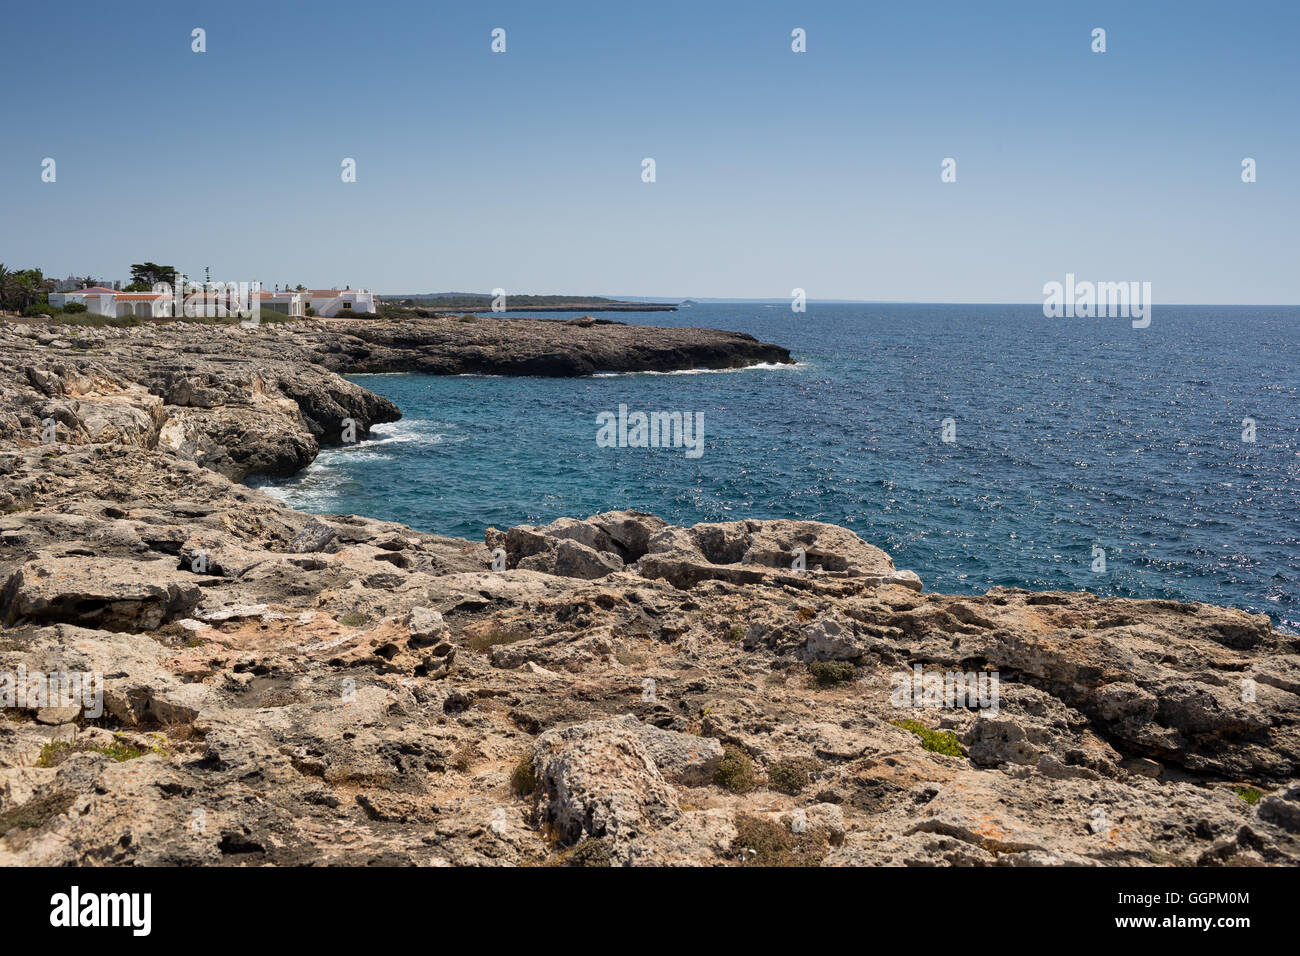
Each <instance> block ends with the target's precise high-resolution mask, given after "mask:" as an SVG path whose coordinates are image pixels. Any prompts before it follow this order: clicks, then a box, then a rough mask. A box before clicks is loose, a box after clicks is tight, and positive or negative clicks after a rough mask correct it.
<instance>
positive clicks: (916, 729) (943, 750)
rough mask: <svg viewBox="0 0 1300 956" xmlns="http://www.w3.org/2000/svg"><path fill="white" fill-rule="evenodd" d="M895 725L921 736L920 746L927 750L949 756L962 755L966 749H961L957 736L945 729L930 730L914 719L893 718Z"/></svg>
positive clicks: (964, 754)
mask: <svg viewBox="0 0 1300 956" xmlns="http://www.w3.org/2000/svg"><path fill="white" fill-rule="evenodd" d="M893 724H894V726H895V727H902V728H903V729H904V730H906V731H909V732H911V733H913V734H916V736H918V737H920V738H921V747H922V749H924V750H929V751H930V752H931V753H936V754H947V755H948V756H949V757H964V756H966V751H965V750H963V749H962V746H961V744H960V743H958V741H957V738H956V736H955V735H953V734H952V733H951V732H950V731H947V730H931V729H930V728H929V727H927V726H925V725H924V724H919V723H917V722H916V721H915V720H895V721H894V722H893Z"/></svg>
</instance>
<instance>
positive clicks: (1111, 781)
mask: <svg viewBox="0 0 1300 956" xmlns="http://www.w3.org/2000/svg"><path fill="white" fill-rule="evenodd" d="M507 322H518V323H521V324H519V325H507V324H506V323H507ZM0 359H3V361H2V362H0V398H2V399H3V401H2V402H0V621H2V622H3V625H4V628H3V630H0V692H3V690H4V684H3V681H4V676H3V675H6V674H16V673H19V671H20V669H21V670H22V672H24V673H26V674H27V675H32V674H37V673H39V674H50V673H60V672H66V673H82V672H90V673H96V674H100V675H102V681H103V683H102V688H103V695H102V703H103V713H102V714H99V715H97V716H96V715H94V714H92V713H91V710H92V708H91V707H83V706H80V705H78V704H76V703H73V704H71V705H63V703H62V702H60V701H55V700H39V701H31V700H28V701H26V703H27V704H29V705H31V706H26V707H12V708H8V709H5V710H3V711H0V864H9V865H12V864H41V865H58V864H94V865H99V864H176V865H196V864H202V865H223V864H224V865H240V864H244V865H261V864H345V865H356V864H376V863H393V864H398V863H400V864H416V865H533V864H536V865H603V864H614V865H628V864H630V865H742V864H743V865H755V864H758V865H816V864H822V865H904V864H906V865H971V864H977V865H1053V864H1103V865H1107V864H1109V865H1140V866H1149V865H1208V866H1214V865H1260V864H1279V865H1294V863H1295V862H1297V860H1300V788H1298V787H1297V776H1298V775H1300V771H1298V770H1297V766H1298V765H1300V724H1298V722H1297V703H1300V639H1298V638H1296V637H1295V636H1292V635H1287V634H1283V633H1280V632H1277V631H1276V630H1274V629H1273V628H1272V627H1271V626H1270V623H1269V621H1268V619H1267V617H1266V616H1264V615H1250V614H1247V613H1245V612H1242V611H1237V610H1231V609H1225V608H1218V607H1212V606H1209V605H1204V604H1181V603H1176V602H1171V601H1138V600H1127V599H1103V598H1097V597H1094V596H1091V595H1087V594H1081V593H1063V592H1051V593H1036V592H1030V591H1023V590H1016V589H1001V588H1000V589H994V590H993V591H990V592H989V593H987V594H984V595H980V596H952V595H939V594H929V593H926V592H925V591H924V589H923V586H922V582H921V581H920V580H919V578H917V576H916V575H914V574H912V573H910V572H908V571H905V570H900V569H897V568H895V567H894V564H893V561H892V560H891V559H890V557H889V555H887V554H885V553H884V552H883V551H880V550H879V549H878V548H875V547H873V546H871V545H870V544H868V543H866V542H864V541H862V540H861V539H859V538H858V537H857V536H856V535H854V534H853V533H852V532H849V531H847V530H845V529H843V528H839V527H836V526H833V525H827V524H820V523H817V522H802V521H737V522H729V523H721V524H702V525H696V526H694V527H692V528H681V527H674V526H671V525H668V524H666V523H665V522H663V521H662V520H660V519H658V518H656V517H654V516H650V515H644V514H638V513H634V512H610V513H606V514H602V515H596V516H592V517H590V518H586V519H582V520H575V519H561V520H560V521H557V522H555V523H553V524H552V525H549V526H546V527H543V528H533V527H517V528H511V529H502V530H496V529H490V530H489V531H488V533H487V534H486V536H485V540H484V541H483V542H470V541H464V540H459V539H453V538H446V537H442V536H438V535H433V534H427V533H423V532H418V531H414V530H412V529H410V528H407V527H404V526H401V525H397V524H393V523H389V522H383V521H377V520H373V519H369V518H364V517H358V516H350V515H349V516H337V515H336V516H324V517H317V516H311V515H306V514H302V513H299V512H296V511H294V510H292V509H290V508H288V507H287V506H286V505H284V504H283V503H282V502H279V501H277V500H276V499H274V498H272V497H270V496H268V495H265V494H263V493H261V492H258V491H256V490H253V489H250V488H248V487H246V486H244V485H242V484H240V483H239V482H240V481H241V480H242V479H243V478H245V477H247V476H248V475H251V474H261V473H272V474H286V473H290V472H292V471H294V470H295V469H297V468H300V467H302V466H303V465H305V464H307V463H308V462H310V461H311V460H312V458H313V457H314V456H315V455H316V454H317V453H318V451H319V449H320V447H321V446H322V445H323V444H329V443H332V442H336V441H338V440H339V438H340V436H341V435H342V433H343V430H344V428H345V427H346V426H345V424H344V421H345V419H350V420H351V421H352V422H353V423H354V424H355V427H356V430H357V433H358V437H360V438H364V437H365V435H366V434H367V433H368V431H369V429H370V427H371V426H372V425H374V424H378V423H381V422H387V421H393V420H395V419H397V418H398V417H399V416H400V411H399V410H398V409H397V408H396V407H394V406H393V405H392V403H390V402H387V401H386V400H384V399H382V398H379V397H378V396H375V395H373V394H371V393H370V392H368V391H366V390H365V389H362V388H360V387H359V386H356V385H355V384H352V383H350V382H348V381H346V380H345V379H343V378H341V377H340V375H339V373H340V372H363V371H364V372H376V371H417V370H418V371H426V372H435V373H439V374H456V373H465V372H478V373H484V374H546V375H580V374H589V373H590V372H592V371H598V370H599V371H603V370H639V369H651V368H653V369H657V370H661V369H662V370H666V369H667V368H682V367H711V368H725V367H735V366H737V365H743V364H752V363H754V362H784V361H789V360H790V357H789V353H788V352H786V351H785V350H784V349H781V348H779V347H778V346H770V345H765V344H763V343H759V342H757V341H755V340H753V339H750V338H748V337H746V336H737V335H734V334H733V333H723V332H716V333H714V332H700V331H699V330H689V329H660V330H647V329H645V328H643V327H635V326H620V325H617V324H605V323H601V322H599V321H590V322H578V323H563V322H544V321H538V320H502V321H501V322H500V323H497V322H496V321H495V320H494V321H491V322H490V321H489V320H486V319H479V320H478V321H477V322H459V321H458V320H455V319H446V320H431V321H430V322H428V323H427V324H424V323H422V324H420V325H419V326H417V327H414V328H409V327H407V328H403V327H398V326H396V325H395V324H392V323H382V322H380V323H370V322H360V321H352V322H338V321H329V322H315V323H303V324H293V325H275V326H269V325H264V326H262V327H261V328H258V329H251V330H249V329H240V328H237V327H233V328H230V327H211V326H185V325H174V326H164V327H148V328H140V329H97V328H73V327H67V326H17V325H2V326H0ZM503 566H504V567H503ZM494 567H495V568H497V569H494ZM918 668H919V671H918ZM954 674H957V675H969V676H970V677H971V678H972V682H971V686H972V687H974V686H976V683H977V682H976V680H975V678H979V681H978V686H979V687H980V688H981V689H983V690H988V689H989V688H993V689H994V690H995V692H996V699H995V700H994V705H995V706H993V707H989V706H987V704H988V703H989V702H988V701H987V700H984V699H983V698H981V701H980V703H982V704H984V705H985V706H983V707H981V706H979V704H975V703H973V705H972V706H970V707H962V706H956V707H953V706H941V704H942V703H943V701H942V699H941V698H942V697H943V680H944V678H945V676H946V677H947V678H948V679H949V683H951V676H952V675H954ZM934 675H939V681H940V684H939V692H938V693H937V694H936V696H935V699H931V698H930V697H929V696H927V692H928V690H929V689H932V685H931V684H930V683H929V682H930V680H931V679H932V678H933V677H934ZM914 691H916V692H920V697H919V698H917V699H912V697H911V695H912V693H913V692H914ZM900 693H902V694H903V695H904V696H906V697H908V699H907V700H906V701H903V702H900ZM900 703H901V706H900ZM916 705H919V706H916Z"/></svg>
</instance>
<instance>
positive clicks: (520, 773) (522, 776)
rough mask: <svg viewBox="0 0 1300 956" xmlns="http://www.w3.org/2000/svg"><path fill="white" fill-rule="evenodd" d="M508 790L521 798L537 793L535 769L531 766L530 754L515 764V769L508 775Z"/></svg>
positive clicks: (531, 758)
mask: <svg viewBox="0 0 1300 956" xmlns="http://www.w3.org/2000/svg"><path fill="white" fill-rule="evenodd" d="M510 789H511V790H513V791H514V792H515V793H516V794H517V795H518V796H521V797H528V796H532V794H534V793H536V792H537V768H536V766H535V765H534V764H533V755H532V754H529V755H528V756H526V757H524V758H523V759H522V760H520V761H519V763H517V764H515V769H514V771H513V772H512V773H511V774H510Z"/></svg>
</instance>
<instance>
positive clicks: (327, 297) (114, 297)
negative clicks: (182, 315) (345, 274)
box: [50, 286, 379, 318]
mask: <svg viewBox="0 0 1300 956" xmlns="http://www.w3.org/2000/svg"><path fill="white" fill-rule="evenodd" d="M69 302H79V303H81V304H82V305H84V306H85V307H86V311H88V312H91V313H94V314H95V315H104V316H124V315H134V316H140V317H144V318H165V317H167V316H170V315H171V314H172V298H171V296H169V295H166V294H164V293H162V292H115V291H114V290H112V289H107V288H104V287H103V286H91V287H89V288H85V289H78V290H77V291H75V292H51V293H50V305H52V306H54V307H55V308H56V309H62V308H63V307H64V306H65V305H66V304H68V303H69ZM186 304H187V305H194V306H195V307H196V310H198V311H199V314H202V308H203V305H204V304H205V300H204V298H203V295H202V293H196V294H194V295H191V296H189V298H187V299H186ZM309 306H310V307H311V309H312V312H313V313H314V314H315V315H318V316H322V317H324V318H334V317H335V316H343V317H347V316H349V315H374V314H375V313H377V312H378V311H379V300H378V299H377V298H376V297H375V294H374V293H373V292H368V291H366V290H365V289H343V290H342V291H340V290H338V289H308V290H305V291H302V292H295V291H292V290H288V289H286V290H284V291H282V292H281V291H276V292H263V293H262V296H261V307H262V308H264V309H269V310H272V311H275V312H280V313H283V314H285V315H290V316H305V315H306V314H307V308H308V307H309Z"/></svg>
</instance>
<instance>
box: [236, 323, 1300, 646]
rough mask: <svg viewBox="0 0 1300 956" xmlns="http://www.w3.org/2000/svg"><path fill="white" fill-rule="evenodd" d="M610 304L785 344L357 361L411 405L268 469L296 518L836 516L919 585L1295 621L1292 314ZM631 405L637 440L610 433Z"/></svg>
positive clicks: (1295, 352)
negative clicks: (438, 367)
mask: <svg viewBox="0 0 1300 956" xmlns="http://www.w3.org/2000/svg"><path fill="white" fill-rule="evenodd" d="M577 314H581V313H572V314H569V313H562V314H550V315H547V316H546V317H548V318H557V319H565V318H571V317H572V315H577ZM608 317H609V318H613V319H616V320H618V321H623V322H628V323H630V324H645V325H674V326H696V327H702V328H715V329H729V330H734V331H738V332H748V333H750V334H751V335H754V336H755V337H756V338H758V339H760V340H762V341H767V342H775V343H777V344H780V345H783V346H785V347H787V348H789V349H790V351H791V353H792V355H793V357H794V358H795V359H796V360H797V364H795V365H792V366H770V365H764V366H758V367H754V368H747V369H742V370H731V371H704V370H692V371H682V372H672V373H636V374H614V373H604V374H598V375H595V376H593V377H590V378H581V379H544V378H505V377H494V376H469V375H466V376H443V377H439V376H429V375H416V374H402V375H356V376H351V379H352V380H353V381H355V382H357V383H358V384H360V385H362V386H364V387H366V388H368V389H370V390H371V391H373V392H375V393H377V394H379V395H383V396H385V397H386V398H389V399H391V400H392V401H394V402H395V403H396V404H397V405H398V406H399V407H400V408H401V409H402V412H403V418H402V420H401V421H399V422H396V423H393V424H389V425H382V426H378V427H377V428H375V429H374V433H373V440H370V441H366V442H362V443H360V444H357V445H352V446H345V447H341V448H328V449H325V450H324V451H323V452H322V453H321V455H320V456H319V457H318V458H317V459H316V461H315V462H314V463H313V464H312V465H311V466H309V467H308V468H306V469H305V470H304V471H302V472H300V473H299V474H297V475H295V476H294V477H292V478H289V479H280V480H276V481H260V482H257V484H258V485H259V486H260V487H262V488H263V489H264V490H266V491H268V492H270V493H272V494H274V495H276V496H278V497H280V498H282V499H284V500H285V501H287V502H288V503H289V504H291V505H293V506H294V507H295V508H299V509H302V510H305V511H310V512H316V513H321V514H337V513H355V514H363V515H368V516H371V517H375V518H382V519H387V520H392V521H399V522H403V523H405V524H408V525H410V526H412V527H414V528H418V529H421V530H424V531H430V532H436V533H439V534H445V535H453V536H457V537H464V538H470V539H474V540H482V536H483V532H484V530H485V529H486V528H488V527H490V526H495V527H498V528H506V527H509V526H511V525H516V524H542V523H546V522H549V521H552V520H554V519H555V518H558V517H561V516H566V515H567V516H570V517H575V518H582V517H586V516H588V515H591V514H594V513H596V512H600V511H608V510H611V509H623V508H630V509H635V510H639V511H646V512H650V513H653V514H656V515H659V516H660V517H662V518H664V519H666V520H668V521H670V522H672V523H674V524H682V525H690V524H694V523H696V522H700V521H735V520H739V519H745V518H760V519H761V518H797V519H809V520H815V521H826V522H832V523H834V524H838V525H843V526H844V527H846V528H849V529H851V530H853V531H854V532H856V533H857V534H858V535H860V536H861V537H862V538H863V539H865V540H866V541H869V542H871V543H872V544H874V545H877V546H878V547H881V548H883V549H884V550H886V551H888V552H889V553H890V554H891V555H892V556H893V558H894V562H895V564H896V565H897V566H898V567H899V568H908V569H911V570H913V571H915V572H916V573H917V574H919V575H920V576H921V579H922V581H923V582H924V584H925V588H926V590H929V591H938V592H944V593H955V594H971V593H982V592H983V591H985V590H987V589H988V588H990V587H993V586H995V585H1004V586H1014V587H1022V588H1032V589H1067V590H1084V591H1089V592H1093V593H1096V594H1104V595H1116V596H1126V597H1142V598H1168V599H1174V600H1180V601H1207V602H1212V603H1215V604H1222V605H1227V606H1232V607H1239V608H1244V609H1246V610H1248V611H1251V612H1255V613H1258V612H1265V613H1267V614H1269V615H1270V616H1271V617H1272V618H1273V621H1274V623H1275V625H1276V626H1278V627H1280V628H1282V629H1284V630H1288V631H1291V632H1297V633H1300V308H1297V307H1256V306H1163V307H1162V306H1160V305H1158V304H1157V305H1156V306H1155V307H1154V309H1153V311H1152V313H1151V323H1150V325H1149V326H1148V327H1146V328H1134V327H1133V326H1132V323H1131V322H1130V321H1129V320H1128V319H1123V318H1116V319H1110V318H1070V319H1063V318H1046V317H1044V315H1043V308H1042V305H1041V304H1033V305H956V304H943V305H927V304H898V303H852V304H848V303H833V304H832V303H818V302H815V301H814V302H809V303H807V307H806V311H803V312H796V311H794V310H793V309H792V308H791V306H790V305H789V304H788V303H779V304H778V303H755V302H707V303H698V304H695V305H692V306H690V307H687V308H683V309H681V310H680V311H677V312H643V313H642V312H637V313H623V314H618V315H611V316H608ZM492 320H493V319H492V317H491V316H482V317H480V321H492ZM620 406H625V408H624V409H623V420H624V421H628V420H629V416H631V425H632V432H631V437H632V442H631V443H630V444H629V443H626V442H620V441H618V440H614V441H611V440H610V435H611V433H612V432H611V430H608V429H607V431H606V433H605V436H604V440H601V436H600V430H601V426H602V423H609V422H610V421H611V420H615V419H617V417H618V416H619V414H620ZM635 412H642V413H645V414H647V415H649V414H650V413H653V412H659V413H669V414H671V413H674V412H680V413H682V415H683V416H689V421H690V422H692V423H698V424H699V426H700V432H699V439H700V440H699V442H698V444H697V445H696V447H695V448H694V449H692V448H691V447H687V446H685V445H681V446H678V447H673V446H672V442H671V439H672V438H673V437H675V436H674V435H673V434H672V433H671V432H670V433H669V435H668V436H667V437H668V439H669V441H666V442H665V443H664V445H661V446H660V447H635V445H636V441H635V439H636V434H635V423H636V419H635V417H634V416H633V413H635ZM602 415H603V417H602ZM616 431H617V428H615V429H613V432H616ZM690 437H692V438H695V437H696V436H695V435H692V436H690Z"/></svg>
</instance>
